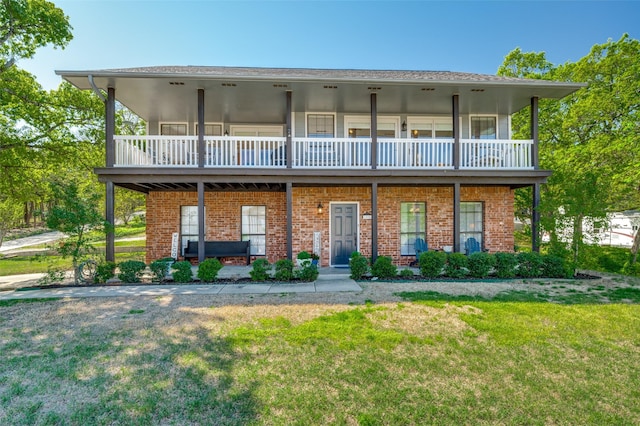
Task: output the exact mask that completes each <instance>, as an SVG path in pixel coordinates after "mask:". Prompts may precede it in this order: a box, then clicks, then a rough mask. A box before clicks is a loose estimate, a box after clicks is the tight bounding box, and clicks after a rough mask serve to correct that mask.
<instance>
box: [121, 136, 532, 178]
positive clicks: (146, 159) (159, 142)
mask: <svg viewBox="0 0 640 426" xmlns="http://www.w3.org/2000/svg"><path fill="white" fill-rule="evenodd" d="M114 142H115V161H114V167H142V168H145V167H160V168H178V167H198V165H199V164H198V161H199V152H198V147H199V143H198V137H197V136H114ZM286 142H287V139H286V138H284V137H238V136H205V137H204V163H203V166H204V167H207V168H240V169H247V168H274V169H277V168H288V167H289V164H288V163H287V149H286ZM373 147H374V144H373V141H372V139H371V138H295V137H294V138H292V139H291V162H290V167H291V168H294V169H352V170H362V169H404V170H452V169H454V168H455V166H454V165H455V160H454V152H455V149H454V148H455V144H454V139H444V138H438V139H413V138H411V139H408V138H378V139H377V143H376V145H375V147H376V155H375V158H376V164H375V167H374V165H373V164H372V158H373V157H374V156H373V155H372V148H373ZM532 149H533V141H532V140H505V139H502V140H496V139H461V140H460V146H459V157H460V160H459V167H458V168H459V169H466V170H487V171H491V170H495V171H501V170H533V169H534V164H533V160H532V159H533V156H532Z"/></svg>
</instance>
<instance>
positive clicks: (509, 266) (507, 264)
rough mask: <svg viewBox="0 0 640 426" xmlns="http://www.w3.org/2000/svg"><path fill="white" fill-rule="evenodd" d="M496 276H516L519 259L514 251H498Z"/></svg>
mask: <svg viewBox="0 0 640 426" xmlns="http://www.w3.org/2000/svg"><path fill="white" fill-rule="evenodd" d="M494 256H495V259H496V264H495V268H496V276H497V277H498V278H513V277H515V276H516V267H517V266H518V259H517V258H516V255H515V254H514V253H496V254H495V255H494Z"/></svg>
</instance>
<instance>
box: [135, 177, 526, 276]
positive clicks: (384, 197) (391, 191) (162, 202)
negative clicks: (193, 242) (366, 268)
mask: <svg viewBox="0 0 640 426" xmlns="http://www.w3.org/2000/svg"><path fill="white" fill-rule="evenodd" d="M460 197H461V200H462V201H482V202H483V203H484V230H485V238H484V246H485V248H486V249H489V250H490V251H491V252H497V251H513V245H514V238H513V231H514V224H513V209H514V206H513V203H514V195H513V191H512V190H510V189H509V188H508V187H462V188H461V194H460ZM331 202H334V203H335V202H353V203H357V204H358V205H359V214H358V221H359V237H358V238H359V250H360V252H362V254H363V255H365V256H370V255H371V220H365V219H363V218H362V214H363V213H364V212H371V188H370V187H369V186H366V187H336V188H323V187H295V188H293V217H294V220H293V255H294V257H295V255H296V254H297V253H298V252H300V251H302V250H306V251H309V252H311V251H313V233H314V232H316V231H319V232H321V252H320V253H319V254H320V257H321V261H322V265H323V266H328V265H329V257H330V246H329V216H330V203H331ZM402 202H425V203H426V205H427V243H428V245H429V248H430V249H440V248H442V246H445V245H453V188H451V187H378V254H379V255H382V256H391V257H393V260H394V262H395V263H396V264H399V265H406V264H408V263H409V262H411V261H412V260H413V259H414V257H413V256H400V204H401V203H402ZM197 203H198V201H197V194H196V193H195V192H152V193H150V194H149V195H148V196H147V262H150V261H152V260H155V259H159V258H162V257H166V256H169V255H170V251H171V234H172V233H173V232H180V206H183V205H191V206H195V205H197ZM318 203H322V204H323V206H324V211H323V212H322V214H318V212H317V206H318ZM243 205H265V206H266V207H267V258H268V259H269V261H270V262H275V261H276V260H278V259H284V258H285V257H286V254H287V247H286V240H287V238H286V195H285V193H282V192H280V193H275V192H206V193H205V206H206V238H207V239H208V240H239V239H240V237H241V207H242V206H243ZM229 261H230V262H231V263H233V264H243V259H240V258H233V259H229Z"/></svg>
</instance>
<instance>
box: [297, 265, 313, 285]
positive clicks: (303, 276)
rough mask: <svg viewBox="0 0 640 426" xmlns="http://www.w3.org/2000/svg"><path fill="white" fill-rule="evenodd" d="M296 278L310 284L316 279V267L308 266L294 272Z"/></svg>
mask: <svg viewBox="0 0 640 426" xmlns="http://www.w3.org/2000/svg"><path fill="white" fill-rule="evenodd" d="M296 276H297V277H298V278H299V279H300V281H304V282H311V281H315V280H317V279H318V266H317V265H313V264H309V265H305V266H303V267H302V268H300V269H299V270H298V271H296Z"/></svg>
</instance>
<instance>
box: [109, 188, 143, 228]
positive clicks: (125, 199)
mask: <svg viewBox="0 0 640 426" xmlns="http://www.w3.org/2000/svg"><path fill="white" fill-rule="evenodd" d="M144 203H145V197H144V195H143V194H140V193H139V192H135V191H131V190H129V189H124V188H116V196H115V214H116V218H117V219H120V220H121V221H122V223H124V224H125V225H128V224H129V221H130V220H131V219H132V218H133V214H134V213H135V212H136V210H138V208H139V207H142V206H144Z"/></svg>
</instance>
